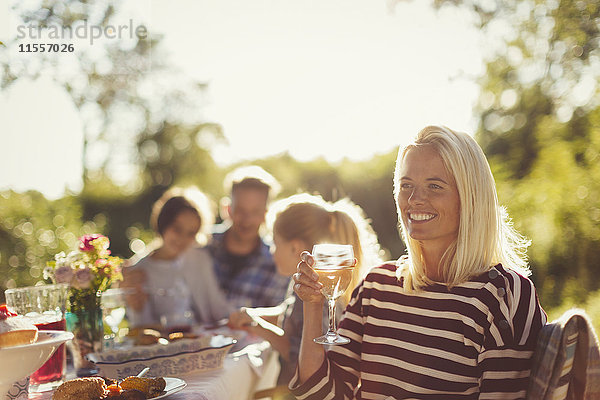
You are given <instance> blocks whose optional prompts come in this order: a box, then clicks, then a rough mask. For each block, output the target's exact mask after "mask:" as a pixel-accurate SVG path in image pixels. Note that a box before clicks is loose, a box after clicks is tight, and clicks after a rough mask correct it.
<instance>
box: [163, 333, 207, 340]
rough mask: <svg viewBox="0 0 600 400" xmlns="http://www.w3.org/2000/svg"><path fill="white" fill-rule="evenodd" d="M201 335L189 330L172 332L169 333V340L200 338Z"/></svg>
mask: <svg viewBox="0 0 600 400" xmlns="http://www.w3.org/2000/svg"><path fill="white" fill-rule="evenodd" d="M199 337H200V336H198V335H196V334H194V333H189V332H172V333H169V341H170V342H173V341H175V340H179V339H198V338H199Z"/></svg>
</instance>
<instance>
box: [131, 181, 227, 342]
mask: <svg viewBox="0 0 600 400" xmlns="http://www.w3.org/2000/svg"><path fill="white" fill-rule="evenodd" d="M150 222H151V225H152V228H153V229H154V231H155V232H156V234H157V241H156V242H155V243H153V244H151V245H150V246H149V248H150V251H149V252H148V253H147V255H145V256H144V257H143V258H141V259H140V260H139V261H137V262H136V263H135V264H134V265H133V266H131V267H127V268H124V273H123V275H124V284H123V286H124V287H128V288H129V289H128V292H129V293H130V294H129V295H128V296H127V303H128V307H127V316H128V318H129V322H130V324H131V325H132V326H156V327H161V328H163V329H165V330H170V331H172V330H176V329H183V330H185V329H187V328H189V327H191V326H192V325H193V324H195V323H210V322H214V321H217V320H219V319H222V318H225V317H227V316H228V315H229V312H230V309H229V307H228V305H227V302H226V300H225V297H224V295H223V293H221V291H220V289H219V285H218V283H217V281H216V277H215V275H214V271H213V269H212V259H211V257H210V254H209V252H208V250H207V249H206V248H204V247H202V245H203V244H206V241H207V238H208V232H209V231H210V228H211V226H212V224H213V222H214V217H213V214H212V212H211V207H210V202H209V200H208V198H207V197H206V196H205V195H204V194H203V193H202V192H200V191H199V190H198V189H197V188H187V189H181V188H173V189H170V190H168V191H167V192H165V193H164V194H163V196H162V197H161V198H160V199H159V200H158V201H157V202H156V203H155V204H154V206H153V208H152V214H151V218H150Z"/></svg>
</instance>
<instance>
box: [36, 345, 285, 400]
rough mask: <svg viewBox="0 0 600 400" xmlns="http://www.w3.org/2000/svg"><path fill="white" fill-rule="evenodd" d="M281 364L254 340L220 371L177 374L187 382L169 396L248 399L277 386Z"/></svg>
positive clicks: (177, 399) (41, 397)
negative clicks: (261, 390)
mask: <svg viewBox="0 0 600 400" xmlns="http://www.w3.org/2000/svg"><path fill="white" fill-rule="evenodd" d="M278 373H279V365H278V361H277V353H276V352H274V351H272V350H271V347H270V346H269V344H268V342H256V343H251V344H249V345H247V346H246V347H244V348H243V349H241V350H239V351H237V352H234V353H230V354H228V355H227V357H226V358H225V362H224V364H223V368H222V369H220V370H217V371H211V372H203V373H196V374H187V375H183V376H178V377H177V378H180V379H183V380H184V381H185V382H186V383H187V386H186V387H185V388H184V389H183V390H182V391H180V392H177V393H173V394H172V395H170V396H168V397H167V399H168V400H248V399H250V398H251V397H252V394H253V393H254V392H255V391H256V390H259V389H264V388H268V387H272V386H275V382H276V381H277V375H278ZM29 399H30V400H51V399H52V392H51V391H50V392H44V393H31V394H29Z"/></svg>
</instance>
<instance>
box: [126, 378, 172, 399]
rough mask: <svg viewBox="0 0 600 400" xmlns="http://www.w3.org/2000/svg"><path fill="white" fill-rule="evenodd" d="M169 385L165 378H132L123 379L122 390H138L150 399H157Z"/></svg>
mask: <svg viewBox="0 0 600 400" xmlns="http://www.w3.org/2000/svg"><path fill="white" fill-rule="evenodd" d="M166 385H167V383H166V382H165V380H164V379H163V378H138V377H137V376H130V377H129V378H125V379H123V381H122V382H121V389H124V390H125V389H137V390H139V391H141V392H143V393H144V394H145V395H146V396H148V398H152V397H156V396H158V395H159V394H161V393H162V391H163V390H165V386H166Z"/></svg>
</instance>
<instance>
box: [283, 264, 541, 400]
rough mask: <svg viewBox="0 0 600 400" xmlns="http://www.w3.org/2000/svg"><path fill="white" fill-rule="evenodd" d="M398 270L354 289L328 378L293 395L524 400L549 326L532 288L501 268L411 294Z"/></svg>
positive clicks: (330, 354) (326, 367) (374, 274)
mask: <svg viewBox="0 0 600 400" xmlns="http://www.w3.org/2000/svg"><path fill="white" fill-rule="evenodd" d="M396 269H397V267H396V265H393V264H386V265H383V266H380V267H377V268H374V269H373V270H372V271H371V272H370V273H369V275H367V277H366V278H365V280H364V281H363V282H362V283H361V284H360V285H359V286H358V287H357V288H356V289H355V290H354V293H353V295H352V299H351V300H350V303H349V304H348V307H347V308H346V313H345V314H344V318H343V320H342V322H341V323H340V328H339V333H340V334H341V335H343V336H346V337H348V338H349V339H350V340H351V341H350V343H349V344H347V345H343V346H331V348H330V349H329V350H328V351H327V357H326V358H325V361H324V362H323V364H322V365H321V367H320V368H319V370H318V371H317V372H316V373H315V374H314V375H313V376H311V377H310V378H309V379H307V381H306V382H304V383H303V384H301V385H299V384H298V376H297V375H296V376H295V377H294V378H293V379H292V381H291V382H290V388H291V389H292V391H293V393H294V394H295V395H296V396H297V398H299V399H319V400H322V399H354V398H356V399H391V398H396V399H427V400H434V399H440V400H441V399H444V400H447V399H524V398H525V396H526V391H527V385H528V378H529V373H530V368H531V366H530V364H531V357H532V354H533V350H534V349H535V345H536V339H537V335H538V332H539V331H540V329H541V328H542V326H543V325H544V324H545V323H546V314H545V313H544V311H543V310H542V308H541V307H540V305H539V303H538V299H537V295H536V292H535V288H534V286H533V284H532V282H531V281H530V280H529V279H527V278H525V277H524V276H521V275H519V274H518V273H516V272H514V271H512V270H508V269H505V268H503V267H502V266H501V265H497V266H495V267H493V268H492V269H491V270H490V271H489V272H488V273H485V274H484V275H481V276H479V277H477V278H474V279H472V280H470V281H469V282H466V283H463V284H460V285H457V286H455V287H453V288H452V289H450V290H449V289H448V288H447V286H444V285H432V286H429V287H427V288H425V289H423V290H421V291H416V292H408V291H405V290H404V289H403V287H402V281H399V280H398V278H397V275H396Z"/></svg>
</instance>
